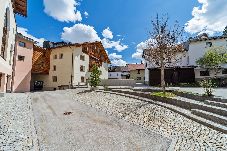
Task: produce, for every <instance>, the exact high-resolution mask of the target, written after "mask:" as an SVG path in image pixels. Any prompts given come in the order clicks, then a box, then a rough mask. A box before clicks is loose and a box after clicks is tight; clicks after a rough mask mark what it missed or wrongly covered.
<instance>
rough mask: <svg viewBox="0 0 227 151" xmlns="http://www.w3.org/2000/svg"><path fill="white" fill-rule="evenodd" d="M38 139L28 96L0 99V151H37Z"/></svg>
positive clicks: (6, 95) (6, 96) (19, 95)
mask: <svg viewBox="0 0 227 151" xmlns="http://www.w3.org/2000/svg"><path fill="white" fill-rule="evenodd" d="M37 150H38V145H37V137H36V133H35V127H34V118H33V113H32V110H31V99H30V97H29V95H28V94H5V96H4V97H1V98H0V151H37Z"/></svg>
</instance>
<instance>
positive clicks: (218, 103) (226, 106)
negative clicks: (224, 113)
mask: <svg viewBox="0 0 227 151" xmlns="http://www.w3.org/2000/svg"><path fill="white" fill-rule="evenodd" d="M204 103H205V104H208V105H213V106H217V107H222V108H226V109H227V103H222V102H217V101H210V100H205V101H204Z"/></svg>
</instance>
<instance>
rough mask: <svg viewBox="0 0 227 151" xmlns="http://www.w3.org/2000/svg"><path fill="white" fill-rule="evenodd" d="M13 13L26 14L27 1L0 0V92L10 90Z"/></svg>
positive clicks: (13, 38)
mask: <svg viewBox="0 0 227 151" xmlns="http://www.w3.org/2000/svg"><path fill="white" fill-rule="evenodd" d="M15 13H17V14H20V15H22V16H26V15H27V1H26V0H24V1H21V0H14V1H12V0H0V46H1V47H0V49H1V53H0V92H6V91H11V90H12V86H11V85H12V84H11V80H12V73H13V70H12V67H13V54H14V45H15V35H16V21H15Z"/></svg>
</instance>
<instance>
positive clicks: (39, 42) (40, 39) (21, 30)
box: [17, 27, 45, 47]
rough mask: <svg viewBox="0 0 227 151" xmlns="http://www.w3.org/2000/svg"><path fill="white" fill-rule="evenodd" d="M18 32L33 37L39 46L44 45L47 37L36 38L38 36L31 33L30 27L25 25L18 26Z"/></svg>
mask: <svg viewBox="0 0 227 151" xmlns="http://www.w3.org/2000/svg"><path fill="white" fill-rule="evenodd" d="M17 32H18V33H21V34H22V35H23V36H25V37H28V38H31V39H33V40H34V41H36V42H37V45H38V46H41V47H42V46H43V42H44V41H45V39H44V38H36V37H34V36H32V35H31V34H29V33H28V29H26V28H23V27H17Z"/></svg>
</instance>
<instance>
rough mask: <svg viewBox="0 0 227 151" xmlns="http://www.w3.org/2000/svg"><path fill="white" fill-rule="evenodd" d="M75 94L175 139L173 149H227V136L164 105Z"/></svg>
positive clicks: (103, 108)
mask: <svg viewBox="0 0 227 151" xmlns="http://www.w3.org/2000/svg"><path fill="white" fill-rule="evenodd" d="M68 94H69V95H71V96H72V95H73V94H74V100H77V101H80V102H83V103H85V104H87V105H90V106H92V107H94V108H97V109H100V110H102V111H104V112H106V113H108V114H110V115H114V116H117V117H119V118H121V119H124V120H126V121H129V122H131V123H134V124H137V125H140V126H142V127H144V128H146V129H149V130H153V131H155V132H157V133H159V134H162V135H163V136H165V137H168V138H170V139H173V140H174V141H173V142H172V144H173V143H174V142H175V144H174V145H173V146H172V148H171V149H170V150H177V151H178V150H179V151H180V150H182V151H226V150H227V135H226V134H223V133H221V132H218V131H215V130H213V129H210V128H208V127H206V126H204V125H201V124H199V123H197V122H194V121H192V120H190V119H188V118H185V117H184V116H181V115H179V114H177V113H175V112H173V111H170V110H168V109H165V108H163V107H160V106H157V105H153V104H148V103H145V102H142V101H139V100H136V99H132V98H127V97H123V96H119V95H115V94H109V93H102V92H91V93H85V94H75V92H73V91H68Z"/></svg>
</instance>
